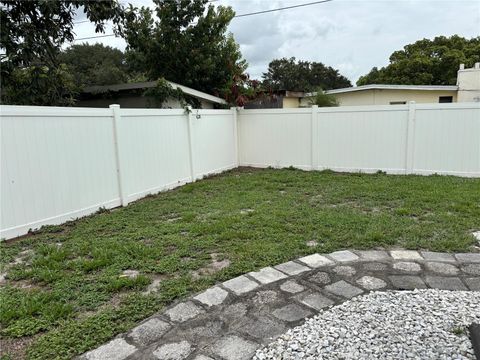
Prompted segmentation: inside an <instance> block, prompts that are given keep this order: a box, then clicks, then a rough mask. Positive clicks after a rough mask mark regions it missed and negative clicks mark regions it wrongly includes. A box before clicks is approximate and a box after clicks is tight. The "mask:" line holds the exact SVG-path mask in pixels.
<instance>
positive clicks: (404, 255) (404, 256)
mask: <svg viewBox="0 0 480 360" xmlns="http://www.w3.org/2000/svg"><path fill="white" fill-rule="evenodd" d="M390 255H391V256H392V257H393V258H394V259H395V260H422V259H423V258H422V256H421V255H420V254H419V253H418V251H413V250H392V251H390Z"/></svg>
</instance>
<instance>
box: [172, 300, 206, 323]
mask: <svg viewBox="0 0 480 360" xmlns="http://www.w3.org/2000/svg"><path fill="white" fill-rule="evenodd" d="M203 312H204V311H203V310H202V309H201V308H199V307H198V306H197V305H195V304H194V303H192V302H191V301H188V302H185V303H180V304H178V305H176V306H175V307H173V308H171V309H169V310H167V311H165V314H166V315H167V316H168V317H169V318H170V320H172V321H176V322H183V321H186V320H188V319H191V318H193V317H195V316H197V315H199V314H201V313H203Z"/></svg>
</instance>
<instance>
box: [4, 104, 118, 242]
mask: <svg viewBox="0 0 480 360" xmlns="http://www.w3.org/2000/svg"><path fill="white" fill-rule="evenodd" d="M0 125H1V139H0V142H1V155H0V157H1V214H0V215H1V230H2V231H1V235H0V236H1V237H13V236H17V235H21V234H25V233H26V232H27V231H28V230H29V229H30V228H32V229H34V228H38V227H40V226H41V225H44V224H59V223H62V222H65V221H67V220H69V219H71V218H76V217H80V216H84V215H86V214H90V213H92V212H95V211H96V210H97V209H98V208H99V207H101V206H105V207H107V208H111V207H114V206H118V205H120V200H119V195H118V183H117V177H116V167H115V154H114V147H113V137H112V116H111V111H110V110H109V109H79V108H55V107H48V108H46V107H31V106H28V107H27V106H2V107H1V117H0Z"/></svg>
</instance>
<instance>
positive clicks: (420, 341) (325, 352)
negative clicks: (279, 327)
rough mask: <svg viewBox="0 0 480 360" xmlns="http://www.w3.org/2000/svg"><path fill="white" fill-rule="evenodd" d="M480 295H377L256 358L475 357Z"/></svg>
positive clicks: (330, 313) (334, 312)
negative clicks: (473, 329) (472, 329)
mask: <svg viewBox="0 0 480 360" xmlns="http://www.w3.org/2000/svg"><path fill="white" fill-rule="evenodd" d="M479 321H480V292H479V291H476V292H473V291H471V292H468V291H444V290H414V291H387V292H371V293H369V294H368V295H365V296H359V297H356V298H354V299H352V300H349V301H346V302H344V303H343V304H341V305H338V306H334V307H332V308H330V309H327V310H325V311H323V312H321V313H320V314H318V315H316V316H315V317H312V318H310V319H308V320H307V321H306V322H305V324H303V325H302V326H298V327H296V328H294V329H290V330H289V331H288V332H287V333H286V334H284V335H282V336H280V337H279V338H278V339H277V340H276V341H275V342H273V343H271V344H270V345H268V346H266V347H265V348H263V349H260V350H258V351H257V352H256V354H255V356H254V358H253V359H255V360H264V359H475V355H474V353H473V349H472V345H471V342H470V339H469V338H468V330H467V326H468V325H470V324H471V323H472V322H479Z"/></svg>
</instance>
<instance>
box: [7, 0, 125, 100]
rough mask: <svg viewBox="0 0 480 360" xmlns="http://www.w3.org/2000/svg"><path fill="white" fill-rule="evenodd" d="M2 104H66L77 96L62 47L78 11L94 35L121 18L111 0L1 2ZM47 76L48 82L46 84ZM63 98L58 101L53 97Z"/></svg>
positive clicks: (118, 8) (72, 35)
mask: <svg viewBox="0 0 480 360" xmlns="http://www.w3.org/2000/svg"><path fill="white" fill-rule="evenodd" d="M0 3H1V5H2V11H1V12H0V27H1V29H0V30H1V31H0V47H1V48H2V49H4V50H5V55H3V56H2V58H1V78H2V84H1V96H2V103H9V104H25V105H27V104H28V105H68V104H71V99H72V98H73V96H74V95H75V89H74V87H72V82H71V77H70V76H67V75H66V71H65V68H64V66H62V65H61V63H60V62H59V60H58V54H59V52H60V49H61V46H62V45H63V44H64V43H65V42H66V41H73V39H74V32H73V19H74V16H75V13H76V12H77V11H78V10H79V9H82V10H83V12H84V13H85V14H86V17H87V19H88V20H90V21H92V22H93V23H94V24H95V31H96V32H103V31H104V28H105V21H106V20H110V19H111V20H113V21H114V22H118V21H119V20H120V19H121V17H122V14H123V11H122V8H121V6H120V5H119V4H118V2H117V1H115V0H105V1H88V0H71V1H56V0H31V1H23V0H8V1H6V0H4V1H1V2H0ZM45 77H47V78H48V79H47V80H46V79H45ZM57 96H58V97H63V98H56V97H57Z"/></svg>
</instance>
